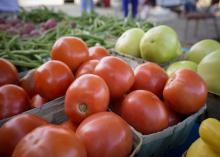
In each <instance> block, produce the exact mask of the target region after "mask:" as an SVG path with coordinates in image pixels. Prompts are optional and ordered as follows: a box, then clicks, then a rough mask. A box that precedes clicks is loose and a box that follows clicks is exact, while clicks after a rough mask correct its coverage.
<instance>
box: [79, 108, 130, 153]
mask: <svg viewBox="0 0 220 157" xmlns="http://www.w3.org/2000/svg"><path fill="white" fill-rule="evenodd" d="M76 134H77V135H78V137H79V138H80V139H81V141H82V142H83V143H84V145H85V147H86V150H87V153H88V156H89V157H128V156H129V153H130V152H131V149H132V131H131V129H130V128H129V126H128V124H127V123H126V122H125V121H124V120H123V119H122V118H121V117H119V116H118V115H116V114H115V113H113V112H99V113H96V114H93V115H91V116H89V117H88V118H86V119H85V120H84V121H83V122H82V123H81V124H80V125H79V126H78V128H77V130H76Z"/></svg>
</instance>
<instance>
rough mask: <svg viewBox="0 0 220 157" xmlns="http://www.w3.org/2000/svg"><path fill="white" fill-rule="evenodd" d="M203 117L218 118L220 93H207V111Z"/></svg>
mask: <svg viewBox="0 0 220 157" xmlns="http://www.w3.org/2000/svg"><path fill="white" fill-rule="evenodd" d="M204 117H205V118H216V119H218V120H220V95H217V94H214V93H209V94H208V99H207V111H206V113H205V115H204Z"/></svg>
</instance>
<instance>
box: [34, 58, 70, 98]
mask: <svg viewBox="0 0 220 157" xmlns="http://www.w3.org/2000/svg"><path fill="white" fill-rule="evenodd" d="M73 80H74V76H73V74H72V72H71V70H70V69H69V67H68V66H67V65H66V64H64V63H63V62H60V61H55V60H52V61H48V62H46V63H44V64H43V65H41V66H40V67H39V68H37V70H36V72H35V81H36V82H35V83H36V89H37V93H39V94H40V95H41V96H42V97H43V98H45V99H47V100H52V99H55V98H58V97H60V96H63V95H64V94H65V92H66V90H67V88H68V87H69V85H70V84H71V83H72V82H73Z"/></svg>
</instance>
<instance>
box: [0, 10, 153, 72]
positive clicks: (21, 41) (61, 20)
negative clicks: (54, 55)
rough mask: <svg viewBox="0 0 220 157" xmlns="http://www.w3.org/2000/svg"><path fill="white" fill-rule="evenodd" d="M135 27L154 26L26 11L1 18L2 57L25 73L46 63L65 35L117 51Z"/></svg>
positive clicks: (85, 16) (52, 12) (144, 28)
mask: <svg viewBox="0 0 220 157" xmlns="http://www.w3.org/2000/svg"><path fill="white" fill-rule="evenodd" d="M133 27H139V28H141V29H143V30H144V31H147V30H148V29H150V28H151V27H153V24H151V23H149V22H146V21H133V20H131V19H128V20H127V21H124V20H123V19H118V18H117V17H113V16H112V17H107V16H100V15H97V14H90V15H84V16H80V17H70V16H68V15H67V14H65V13H62V12H55V11H53V10H49V9H47V8H46V7H43V8H36V9H32V10H31V11H26V10H22V11H21V12H19V15H18V19H10V18H9V19H7V18H5V19H4V18H1V19H0V40H1V43H2V44H1V45H0V57H1V58H5V59H8V60H9V61H10V62H12V63H13V64H14V65H15V66H16V67H17V68H18V70H19V71H25V70H28V69H32V68H36V67H38V66H40V65H41V64H42V63H43V62H45V61H46V60H47V59H48V57H49V56H50V50H51V47H52V45H53V44H54V42H55V41H56V40H57V39H58V38H60V37H62V36H75V37H79V38H81V39H83V40H84V41H85V42H86V44H87V45H88V46H89V47H91V46H94V45H96V44H100V45H102V46H104V47H106V48H113V47H114V43H115V41H116V40H117V38H118V36H119V35H121V34H122V33H123V32H124V31H126V30H128V29H130V28H133Z"/></svg>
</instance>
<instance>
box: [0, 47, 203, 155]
mask: <svg viewBox="0 0 220 157" xmlns="http://www.w3.org/2000/svg"><path fill="white" fill-rule="evenodd" d="M110 55H112V56H116V57H119V58H121V59H123V60H125V61H126V62H127V63H128V64H129V65H130V66H131V67H132V68H133V69H134V68H135V67H136V66H138V65H139V64H142V63H145V62H147V61H146V60H143V59H141V58H136V57H132V56H129V55H126V54H122V53H118V52H116V51H113V50H112V51H110ZM63 100H64V98H63V97H60V98H57V99H55V100H52V101H50V102H48V103H46V104H45V105H44V106H42V107H41V108H38V109H37V108H36V109H32V110H29V111H26V112H24V113H32V114H36V115H39V116H41V117H43V118H45V119H47V120H48V121H49V122H51V123H55V124H59V123H61V122H63V121H64V120H66V118H67V117H66V115H65V113H64V107H63ZM205 109H206V107H203V108H202V109H200V111H198V112H197V113H195V114H193V115H191V116H189V117H188V118H186V119H185V120H184V121H182V122H180V123H178V124H177V125H175V126H172V127H168V128H166V129H164V130H163V131H160V132H157V133H154V134H150V135H142V134H141V133H139V132H138V131H136V130H135V129H133V128H132V130H133V134H134V139H133V140H134V150H133V152H132V154H131V155H130V157H132V156H134V154H136V155H135V156H138V157H157V156H158V157H159V156H161V155H162V154H163V153H165V152H167V151H169V150H171V149H173V148H176V147H177V146H178V145H181V144H183V143H184V142H185V140H186V139H187V137H188V136H189V134H190V131H191V129H192V127H193V125H194V124H195V122H196V120H197V119H198V117H199V116H200V115H201V114H203V113H204V111H205ZM8 119H10V118H7V119H3V120H0V126H1V125H2V124H3V123H4V122H5V121H7V120H8Z"/></svg>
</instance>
